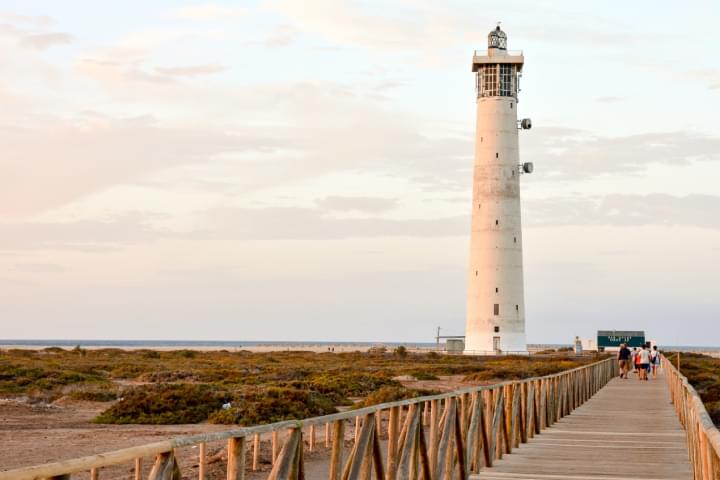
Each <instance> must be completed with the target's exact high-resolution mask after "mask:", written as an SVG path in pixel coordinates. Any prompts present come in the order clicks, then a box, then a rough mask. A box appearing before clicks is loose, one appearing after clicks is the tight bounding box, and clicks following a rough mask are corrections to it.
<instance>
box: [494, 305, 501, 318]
mask: <svg viewBox="0 0 720 480" xmlns="http://www.w3.org/2000/svg"><path fill="white" fill-rule="evenodd" d="M493 313H494V314H495V315H500V304H499V303H496V304H495V305H493Z"/></svg>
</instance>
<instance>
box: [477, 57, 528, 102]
mask: <svg viewBox="0 0 720 480" xmlns="http://www.w3.org/2000/svg"><path fill="white" fill-rule="evenodd" d="M477 75H478V78H477V95H478V97H517V84H518V82H517V67H516V66H515V65H512V64H488V65H483V66H482V67H481V68H480V69H479V70H478V72H477Z"/></svg>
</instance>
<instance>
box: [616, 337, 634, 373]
mask: <svg viewBox="0 0 720 480" xmlns="http://www.w3.org/2000/svg"><path fill="white" fill-rule="evenodd" d="M631 355H632V354H631V352H630V349H629V348H627V345H625V344H624V343H623V344H621V345H620V350H618V357H617V358H618V367H619V369H620V378H624V379H625V380H627V378H628V363H630V356H631Z"/></svg>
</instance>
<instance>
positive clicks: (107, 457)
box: [0, 357, 615, 480]
mask: <svg viewBox="0 0 720 480" xmlns="http://www.w3.org/2000/svg"><path fill="white" fill-rule="evenodd" d="M608 362H615V359H614V358H612V357H611V358H606V359H603V360H600V361H597V362H593V363H589V364H587V365H582V366H580V367H576V368H573V369H570V370H564V371H562V372H558V373H553V374H550V375H544V376H539V377H530V378H525V379H519V380H508V381H504V382H499V383H494V384H491V385H481V386H475V387H468V388H463V389H458V390H453V391H451V392H446V393H441V394H438V395H430V396H424V397H415V398H411V399H407V400H399V401H395V402H388V403H380V404H377V405H372V406H369V407H363V408H358V409H356V410H348V411H346V412H341V413H334V414H330V415H323V416H318V417H311V418H307V419H303V420H286V421H282V422H275V423H269V424H266V425H257V426H253V427H240V428H236V429H231V430H225V431H221V432H213V433H207V434H197V435H189V436H182V437H176V438H172V439H169V440H164V441H161V442H155V443H149V444H145V445H140V446H137V447H130V448H125V449H120V450H114V451H111V452H107V453H100V454H95V455H88V456H85V457H80V458H75V459H69V460H63V461H59V462H51V463H46V464H42V465H35V466H31V467H23V468H18V469H13V470H6V471H0V480H21V479H37V478H46V477H56V476H60V475H66V474H72V473H77V472H80V471H85V470H88V469H91V468H101V467H107V466H111V465H115V464H118V463H122V462H125V461H130V460H133V459H135V458H137V457H141V456H150V455H157V454H161V453H165V452H168V451H171V450H173V449H174V448H178V447H186V446H191V445H197V444H200V443H203V442H212V441H219V440H228V439H232V438H248V437H251V436H254V435H256V434H263V433H269V432H276V431H281V430H285V429H289V428H293V429H302V427H304V426H312V425H322V424H327V423H331V422H337V421H342V420H349V419H352V418H356V417H363V416H366V415H371V414H375V413H376V412H380V411H384V410H388V409H392V408H397V407H407V406H411V405H416V404H423V403H426V402H432V401H438V400H444V399H449V398H455V397H459V396H461V395H465V394H471V393H475V392H483V391H494V390H496V389H498V388H502V387H505V386H509V385H522V384H528V383H530V382H536V381H547V380H552V379H556V378H559V377H563V376H568V375H570V374H572V373H575V372H579V371H582V370H588V369H592V368H594V367H599V366H600V365H603V364H604V363H608Z"/></svg>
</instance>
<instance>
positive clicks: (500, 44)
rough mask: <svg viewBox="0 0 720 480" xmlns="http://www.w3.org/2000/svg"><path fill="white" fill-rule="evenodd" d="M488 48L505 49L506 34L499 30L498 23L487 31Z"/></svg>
mask: <svg viewBox="0 0 720 480" xmlns="http://www.w3.org/2000/svg"><path fill="white" fill-rule="evenodd" d="M488 48H499V49H500V50H506V49H507V35H506V34H505V32H503V31H502V30H500V25H498V26H497V27H495V29H494V30H491V31H490V33H488Z"/></svg>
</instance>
